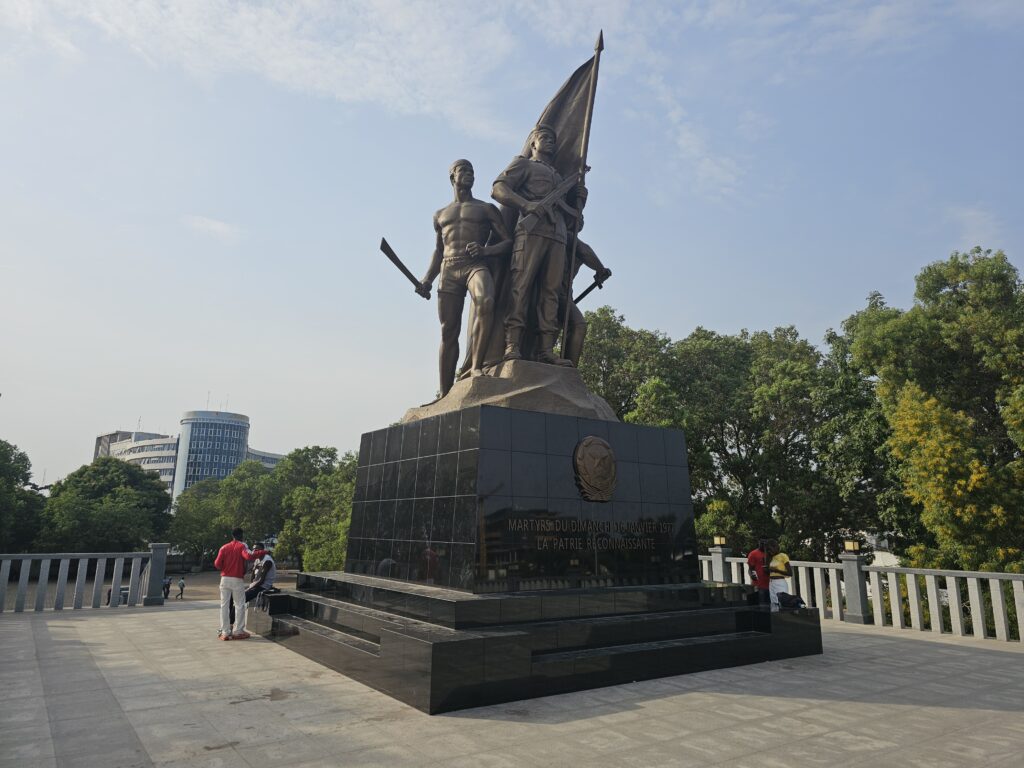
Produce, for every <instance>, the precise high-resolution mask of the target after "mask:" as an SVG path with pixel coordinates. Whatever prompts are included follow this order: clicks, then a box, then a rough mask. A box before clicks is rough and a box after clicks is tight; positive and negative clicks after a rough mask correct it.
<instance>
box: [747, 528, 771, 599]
mask: <svg viewBox="0 0 1024 768" xmlns="http://www.w3.org/2000/svg"><path fill="white" fill-rule="evenodd" d="M765 544H766V541H765V539H761V540H760V541H758V542H757V548H756V549H752V550H750V552H749V553H748V554H747V570H748V571H749V572H750V581H751V583H752V584H753V585H754V586H755V587H757V602H758V603H759V604H760V605H768V604H769V602H771V594H770V591H769V587H770V585H771V581H770V580H769V578H768V567H767V566H768V560H767V552H766V551H765Z"/></svg>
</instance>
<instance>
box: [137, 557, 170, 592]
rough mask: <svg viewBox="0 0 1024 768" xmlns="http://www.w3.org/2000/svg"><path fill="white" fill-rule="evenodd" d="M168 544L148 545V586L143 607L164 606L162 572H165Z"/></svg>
mask: <svg viewBox="0 0 1024 768" xmlns="http://www.w3.org/2000/svg"><path fill="white" fill-rule="evenodd" d="M170 546H171V545H170V544H150V545H149V552H150V555H149V585H148V586H147V587H146V596H145V597H144V598H143V600H142V604H143V605H163V604H164V571H165V570H167V550H168V549H169V548H170Z"/></svg>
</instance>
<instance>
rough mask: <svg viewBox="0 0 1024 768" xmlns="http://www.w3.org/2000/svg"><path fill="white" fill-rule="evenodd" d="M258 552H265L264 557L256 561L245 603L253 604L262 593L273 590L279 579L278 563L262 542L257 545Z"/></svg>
mask: <svg viewBox="0 0 1024 768" xmlns="http://www.w3.org/2000/svg"><path fill="white" fill-rule="evenodd" d="M256 551H257V552H259V551H263V552H264V555H263V556H262V557H261V558H260V559H259V560H257V561H256V565H255V566H254V567H253V569H252V582H251V583H250V584H249V588H248V589H247V590H245V602H247V603H248V602H251V601H253V600H255V599H256V597H257V596H258V595H259V594H260V593H261V592H267V591H268V590H271V589H273V587H274V581H275V580H276V579H277V563H275V562H274V558H273V557H271V555H270V552H269V551H267V550H266V549H265V546H264V544H263V542H262V541H260V542H257V543H256Z"/></svg>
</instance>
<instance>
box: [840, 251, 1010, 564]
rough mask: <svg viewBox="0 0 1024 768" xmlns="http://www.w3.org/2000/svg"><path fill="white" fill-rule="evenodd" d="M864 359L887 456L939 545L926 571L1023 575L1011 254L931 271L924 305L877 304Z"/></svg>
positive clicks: (927, 550)
mask: <svg viewBox="0 0 1024 768" xmlns="http://www.w3.org/2000/svg"><path fill="white" fill-rule="evenodd" d="M857 323H858V332H857V334H856V336H855V338H854V342H853V348H852V349H853V356H854V359H855V360H856V361H857V363H858V365H860V366H861V367H862V368H863V369H864V370H865V371H868V372H870V373H871V374H872V375H874V376H877V378H878V386H877V392H878V396H879V400H880V402H881V406H882V410H883V413H884V414H885V417H886V419H887V421H888V424H889V427H890V429H891V435H890V436H889V438H888V440H887V446H888V449H889V450H890V451H891V452H892V455H893V457H894V458H895V460H896V462H897V463H898V470H897V473H898V476H899V479H900V482H901V487H902V490H903V492H904V493H905V494H906V496H907V497H908V498H909V499H910V501H912V502H913V503H914V504H915V505H917V506H918V507H919V508H920V510H921V522H922V524H923V525H924V527H925V528H927V530H928V531H929V533H930V534H931V539H930V540H928V541H923V542H921V543H920V544H919V545H917V546H914V547H912V548H910V550H909V554H910V558H911V561H912V562H913V564H915V565H927V566H936V567H959V568H967V569H986V570H988V569H994V570H1011V571H1024V458H1022V448H1024V441H1022V437H1024V435H1022V430H1021V426H1022V425H1024V291H1022V286H1021V281H1020V279H1019V276H1018V273H1017V270H1016V269H1015V268H1014V267H1013V266H1012V265H1011V264H1010V263H1009V261H1008V260H1007V258H1006V256H1005V255H1004V254H1003V253H1002V252H1001V251H999V252H996V253H992V252H991V251H983V250H982V249H980V248H975V249H974V250H972V251H971V252H970V253H953V254H952V255H951V256H950V258H949V259H947V260H946V261H940V262H936V263H934V264H930V265H929V266H927V267H925V268H924V269H923V270H922V271H921V273H920V274H919V275H918V277H917V290H916V292H915V301H914V306H913V307H911V308H910V309H909V310H906V311H901V310H897V309H893V308H890V307H887V306H886V305H885V302H884V301H883V300H882V299H881V297H880V296H877V295H875V296H872V297H871V299H870V300H869V304H868V307H867V308H866V309H865V310H863V311H862V312H861V313H859V317H858V320H857Z"/></svg>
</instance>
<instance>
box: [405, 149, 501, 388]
mask: <svg viewBox="0 0 1024 768" xmlns="http://www.w3.org/2000/svg"><path fill="white" fill-rule="evenodd" d="M449 179H450V180H451V183H452V188H453V189H454V192H455V200H454V201H453V202H451V203H449V204H448V205H446V206H445V207H444V208H442V209H441V210H439V211H438V212H437V213H435V214H434V230H435V231H436V232H437V244H436V246H435V248H434V255H433V257H432V258H431V261H430V266H429V267H428V268H427V274H426V275H425V276H424V277H423V280H422V281H421V282H420V285H419V287H418V288H417V289H416V292H417V293H418V294H420V295H421V296H426V297H428V298H429V296H430V286H431V284H432V283H433V282H434V278H436V277H437V276H438V274H440V275H441V280H440V281H439V282H438V284H437V315H438V317H439V318H440V320H441V350H440V353H439V360H438V367H439V369H440V375H441V397H444V396H445V395H447V394H448V391H449V390H450V389H451V388H452V385H453V384H454V383H455V367H456V365H457V364H458V360H459V333H460V331H461V329H462V308H463V305H464V304H465V301H466V292H467V291H468V292H469V294H470V295H471V296H472V297H473V307H474V318H475V320H474V322H473V324H472V327H471V328H470V329H469V348H470V375H472V376H480V375H482V374H483V357H484V352H485V347H486V341H487V338H488V336H489V334H490V330H491V323H492V321H493V317H494V280H493V279H492V277H491V272H490V269H489V268H488V266H487V262H486V261H485V259H486V258H487V257H490V256H500V255H502V254H505V253H508V252H509V248H510V247H511V245H512V240H511V238H510V237H509V234H508V229H507V228H506V227H505V223H504V222H503V221H502V220H501V214H500V213H499V211H498V208H497V206H495V205H493V204H492V203H485V202H484V201H482V200H477V199H476V198H475V197H473V180H474V178H473V164H472V163H470V162H469V160H456V161H455V162H454V163H452V166H451V169H450V170H449ZM488 239H490V240H493V241H494V242H492V243H491V244H490V245H487V241H488Z"/></svg>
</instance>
